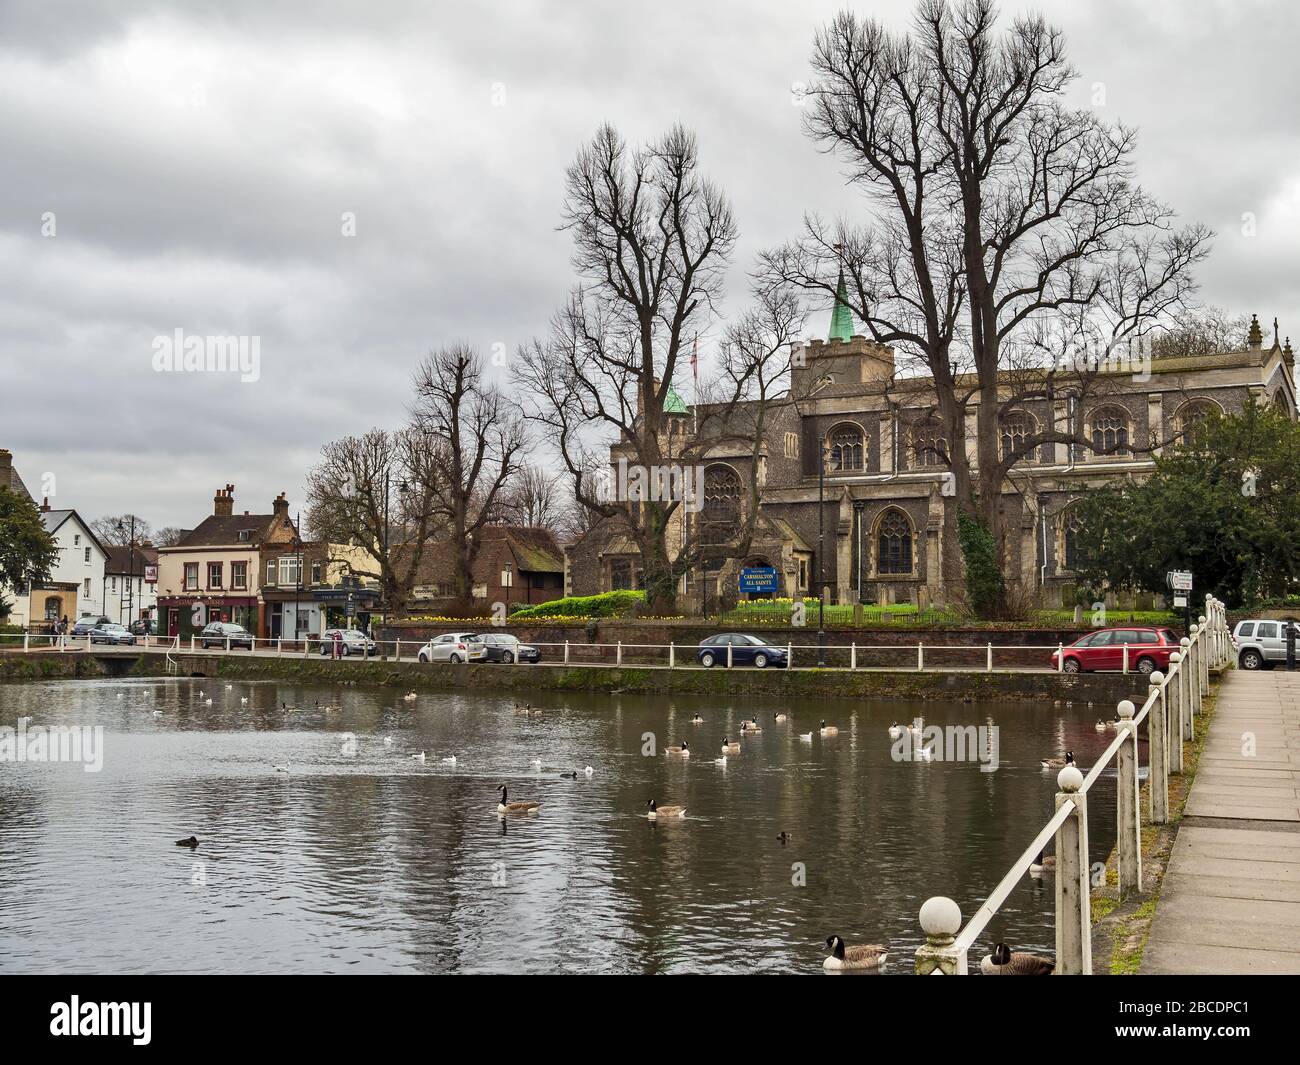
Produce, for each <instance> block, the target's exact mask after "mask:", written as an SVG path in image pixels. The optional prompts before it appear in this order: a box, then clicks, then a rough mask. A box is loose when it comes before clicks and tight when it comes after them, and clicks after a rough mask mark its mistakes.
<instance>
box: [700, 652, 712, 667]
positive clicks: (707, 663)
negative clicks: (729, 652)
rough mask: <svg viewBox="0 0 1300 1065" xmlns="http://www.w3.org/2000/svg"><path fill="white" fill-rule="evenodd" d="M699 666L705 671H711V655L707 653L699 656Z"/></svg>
mask: <svg viewBox="0 0 1300 1065" xmlns="http://www.w3.org/2000/svg"><path fill="white" fill-rule="evenodd" d="M700 665H702V666H703V667H704V668H705V669H712V668H713V655H712V654H710V653H709V652H707V651H706V652H705V653H704V654H702V655H700Z"/></svg>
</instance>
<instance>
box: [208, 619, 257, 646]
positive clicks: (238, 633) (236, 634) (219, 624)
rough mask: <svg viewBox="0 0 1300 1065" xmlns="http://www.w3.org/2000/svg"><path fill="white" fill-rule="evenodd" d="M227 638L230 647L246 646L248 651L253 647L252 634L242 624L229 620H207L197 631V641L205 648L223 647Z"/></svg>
mask: <svg viewBox="0 0 1300 1065" xmlns="http://www.w3.org/2000/svg"><path fill="white" fill-rule="evenodd" d="M227 640H229V641H230V646H231V647H247V648H248V649H249V650H250V651H251V650H252V649H253V634H252V633H251V632H249V631H248V630H247V629H246V628H244V626H243V625H235V624H232V623H231V622H229V621H212V622H209V623H208V624H207V625H205V626H204V627H203V631H202V632H201V633H199V640H198V642H199V645H200V646H201V647H203V648H204V649H205V650H206V649H209V648H212V647H225V646H226V641H227Z"/></svg>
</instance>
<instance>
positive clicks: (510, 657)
mask: <svg viewBox="0 0 1300 1065" xmlns="http://www.w3.org/2000/svg"><path fill="white" fill-rule="evenodd" d="M514 660H515V656H514V654H513V652H511V651H506V652H504V653H503V654H502V655H501V661H502V662H504V663H505V664H506V665H510V663H512V662H513V661H514Z"/></svg>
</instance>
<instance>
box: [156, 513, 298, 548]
mask: <svg viewBox="0 0 1300 1065" xmlns="http://www.w3.org/2000/svg"><path fill="white" fill-rule="evenodd" d="M274 520H275V515H274V514H211V515H209V516H208V517H206V518H204V519H203V520H202V521H201V522H200V523H199V526H198V528H196V529H195V530H194V531H193V532H192V533H190V534H189V535H188V536H187V537H185V539H183V540H182V541H181V542H180V543H178V544H177V545H176V546H177V547H224V546H226V545H236V546H237V545H239V544H250V545H253V546H256V545H257V544H260V543H261V542H262V541H263V540H264V539H266V536H267V534H268V533H269V532H270V531H271V523H272V522H273V521H274ZM241 532H247V533H248V535H247V536H245V537H242V538H241V537H240V535H239V534H240V533H241Z"/></svg>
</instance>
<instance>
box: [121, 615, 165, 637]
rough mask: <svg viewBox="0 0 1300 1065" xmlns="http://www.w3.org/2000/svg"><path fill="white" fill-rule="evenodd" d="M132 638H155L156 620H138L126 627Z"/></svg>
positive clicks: (156, 633) (156, 631) (156, 630)
mask: <svg viewBox="0 0 1300 1065" xmlns="http://www.w3.org/2000/svg"><path fill="white" fill-rule="evenodd" d="M127 628H129V629H130V630H131V634H132V635H133V636H157V635H158V619H157V618H147V619H146V618H139V619H138V620H136V621H133V622H131V624H130V625H128V626H127Z"/></svg>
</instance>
